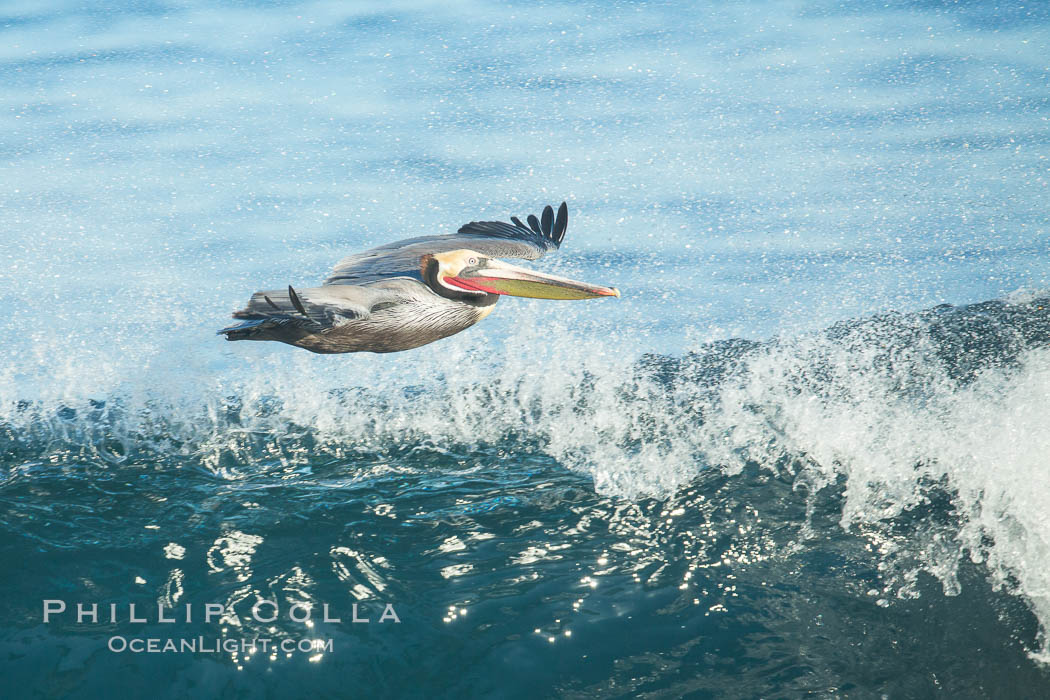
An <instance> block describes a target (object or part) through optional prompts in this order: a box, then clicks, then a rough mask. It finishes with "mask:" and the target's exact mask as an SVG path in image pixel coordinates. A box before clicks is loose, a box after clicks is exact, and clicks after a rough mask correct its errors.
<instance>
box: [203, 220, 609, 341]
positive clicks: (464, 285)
mask: <svg viewBox="0 0 1050 700" xmlns="http://www.w3.org/2000/svg"><path fill="white" fill-rule="evenodd" d="M510 220H511V221H512V222H513V223H512V224H508V223H504V222H502V221H472V222H471V223H469V224H467V225H466V226H463V227H462V228H460V229H459V231H458V232H456V233H453V234H447V235H442V236H422V237H420V238H409V239H406V240H403V241H397V242H396V243H388V244H387V245H384V246H379V247H378V248H373V249H371V250H368V251H365V252H364V253H357V254H355V255H351V256H349V257H346V258H343V259H342V260H340V261H339V263H338V264H337V265H336V266H335V269H334V270H332V274H331V275H329V277H328V279H326V280H325V282H324V284H323V285H322V286H320V287H313V288H309V289H302V288H300V289H293V288H292V287H290V286H289V287H288V289H287V290H279V291H264V292H256V293H255V294H253V295H252V298H251V300H250V301H249V302H248V305H247V306H246V307H245V308H244V309H241V310H240V311H235V312H234V314H233V317H234V318H236V319H240V320H242V321H243V322H242V323H240V324H238V325H236V326H230V327H229V328H223V329H222V330H220V331H219V333H220V334H225V336H226V340H276V341H279V342H282V343H288V344H289V345H295V346H296V347H300V348H305V349H307V350H310V351H311V352H319V353H337V352H365V351H367V352H397V351H399V350H410V349H412V348H417V347H419V346H420V345H426V344H427V343H432V342H434V341H435V340H440V339H441V338H446V337H448V336H450V335H452V334H454V333H459V332H460V331H462V330H465V329H467V328H470V327H471V326H473V325H474V324H475V323H477V322H478V321H480V320H481V319H483V318H485V317H486V316H488V315H489V314H490V313H492V309H493V308H494V307H495V305H496V302H497V301H499V298H500V296H501V295H504V294H508V295H510V296H516V297H532V298H535V299H592V298H595V297H618V296H620V292H619V291H618V290H616V289H615V288H612V287H600V286H598V285H594V284H585V283H583V282H577V281H575V280H570V279H565V278H563V277H555V276H554V275H545V274H542V273H539V272H533V271H532V270H527V269H525V268H522V267H517V266H516V265H511V264H509V263H505V262H501V261H499V260H497V259H496V258H524V259H525V260H535V259H537V258H539V257H541V256H543V255H544V254H546V253H548V252H550V251H552V250H557V249H558V247H559V246H560V245H561V242H562V239H564V238H565V228H566V226H567V225H568V222H569V214H568V208H567V207H566V206H565V203H564V202H562V205H561V206H560V207H559V208H558V214H557V216H555V215H554V210H553V209H552V208H551V207H549V206H548V207H546V208H545V209H544V210H543V214H542V215H541V216H540V218H538V219H537V218H536V216H535V215H529V217H528V218H527V219H526V221H527V222H528V225H527V226H526V225H525V224H523V223H522V222H521V221H520V220H519V219H518V218H517V217H513V216H512V217H510Z"/></svg>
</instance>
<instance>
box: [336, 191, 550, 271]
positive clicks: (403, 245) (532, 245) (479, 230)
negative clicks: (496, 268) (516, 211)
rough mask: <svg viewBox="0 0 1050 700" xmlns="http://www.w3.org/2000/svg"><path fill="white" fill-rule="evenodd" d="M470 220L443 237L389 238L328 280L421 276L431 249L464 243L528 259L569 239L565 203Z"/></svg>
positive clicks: (348, 262)
mask: <svg viewBox="0 0 1050 700" xmlns="http://www.w3.org/2000/svg"><path fill="white" fill-rule="evenodd" d="M510 220H511V222H513V223H509V224H508V223H505V222H503V221H471V222H470V223H469V224H466V225H465V226H462V227H461V228H460V229H459V231H457V232H456V233H450V234H447V235H444V236H421V237H419V238H407V239H405V240H403V241H397V242H396V243H388V244H386V245H382V246H379V247H378V248H372V249H371V250H367V251H365V252H363V253H355V254H354V255H350V256H348V257H345V258H343V259H342V260H340V261H339V263H338V264H337V265H336V266H335V269H333V270H332V274H331V275H329V277H328V279H326V280H325V282H324V283H325V284H364V283H367V282H374V281H377V280H382V279H387V278H390V277H415V278H417V279H418V277H419V261H420V258H422V257H423V256H424V255H426V254H427V253H444V252H447V251H450V250H460V249H463V248H466V249H469V250H473V251H475V252H478V253H481V254H482V255H485V256H488V257H490V258H524V259H525V260H535V259H536V258H539V257H541V256H543V255H545V254H546V253H549V252H550V251H552V250H557V249H558V246H560V245H561V242H562V240H563V239H564V238H565V229H566V227H567V226H568V223H569V210H568V207H567V206H566V205H565V202H562V203H561V206H560V207H558V214H557V216H555V214H554V209H553V208H551V207H549V206H548V207H545V208H544V209H543V213H542V214H541V215H540V217H539V218H536V216H535V215H532V214H530V215H529V216H528V217H527V218H526V221H527V222H528V225H526V224H524V223H522V222H521V220H520V219H518V218H517V217H516V216H512V217H510Z"/></svg>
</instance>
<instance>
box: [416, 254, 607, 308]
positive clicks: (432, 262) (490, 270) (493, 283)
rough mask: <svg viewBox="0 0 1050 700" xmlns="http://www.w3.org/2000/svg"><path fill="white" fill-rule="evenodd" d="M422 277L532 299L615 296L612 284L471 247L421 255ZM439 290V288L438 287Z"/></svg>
mask: <svg viewBox="0 0 1050 700" xmlns="http://www.w3.org/2000/svg"><path fill="white" fill-rule="evenodd" d="M422 267H423V276H424V279H426V280H427V281H428V282H430V284H431V285H434V284H437V285H441V286H443V287H444V288H445V290H447V291H448V292H456V293H459V294H463V293H464V292H466V293H468V294H471V293H472V294H477V295H479V296H484V295H486V294H503V295H509V296H515V297H530V298H533V299H594V298H597V297H618V296H620V291H619V290H618V289H616V288H615V287H601V286H598V285H595V284H587V283H585V282H577V281H576V280H570V279H565V278H564V277H555V276H554V275H545V274H542V273H540V272H534V271H533V270H527V269H525V268H523V267H518V266H517V265H511V264H509V263H505V262H503V261H501V260H494V259H493V258H488V257H485V256H484V255H481V254H480V253H476V252H474V251H473V250H451V251H448V252H446V253H434V254H430V255H424V256H423V258H422ZM437 291H439V290H437Z"/></svg>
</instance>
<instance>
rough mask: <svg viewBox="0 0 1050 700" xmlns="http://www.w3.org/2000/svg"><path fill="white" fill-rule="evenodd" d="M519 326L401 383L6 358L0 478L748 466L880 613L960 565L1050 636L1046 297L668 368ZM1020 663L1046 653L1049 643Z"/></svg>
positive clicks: (456, 343) (674, 473) (676, 485)
mask: <svg viewBox="0 0 1050 700" xmlns="http://www.w3.org/2000/svg"><path fill="white" fill-rule="evenodd" d="M534 320H535V321H536V322H533V323H523V324H521V325H520V326H518V328H517V330H516V331H514V332H513V333H512V334H511V336H510V337H509V338H508V340H507V341H506V343H505V344H504V345H503V346H502V349H501V351H500V352H499V353H495V352H493V351H492V350H491V349H489V351H488V352H483V351H480V350H477V349H474V348H472V346H471V343H470V341H469V340H466V339H462V338H455V339H451V341H449V342H448V343H447V344H445V345H444V346H440V347H443V348H444V349H446V350H447V351H445V352H433V353H416V354H415V355H414V357H413V360H412V365H411V369H406V363H405V362H404V361H403V360H395V359H393V358H390V357H385V358H376V357H373V356H364V355H359V356H353V357H345V358H341V361H340V362H338V363H333V362H331V361H326V360H328V359H329V358H317V357H314V356H310V355H307V354H306V353H298V352H280V353H271V354H269V355H267V354H265V353H259V354H254V355H253V354H251V353H249V354H248V355H246V356H245V358H246V359H245V362H244V365H243V366H242V367H234V368H224V369H221V370H213V371H207V372H205V371H202V372H200V373H198V374H197V375H196V376H197V377H198V379H197V380H195V381H194V380H188V379H186V376H187V373H186V372H175V371H171V372H166V371H165V367H164V365H163V362H164V361H163V360H159V359H157V356H156V355H155V356H153V358H152V359H147V360H143V358H142V357H138V358H135V357H124V358H115V359H114V360H113V361H112V362H110V363H109V364H103V365H102V366H99V365H92V364H91V363H90V362H86V361H84V362H80V363H73V362H70V363H68V364H66V365H65V366H61V367H59V366H56V365H49V364H46V363H40V364H38V365H36V366H37V367H47V372H48V373H49V375H50V376H47V377H44V376H43V375H42V374H41V372H43V370H35V372H36V373H35V374H34V369H33V365H31V364H27V363H23V364H21V365H19V364H17V363H14V364H12V365H10V366H9V367H8V368H7V370H6V373H7V374H8V376H7V377H5V378H4V379H5V381H4V382H3V386H4V387H5V389H3V390H2V394H0V399H2V404H0V411H2V412H0V445H2V448H3V452H4V453H5V454H6V455H7V457H6V458H5V463H4V469H3V473H2V475H0V478H2V479H3V480H4V482H9V481H11V480H15V479H32V478H33V474H34V472H35V471H36V470H39V469H56V468H62V469H80V470H92V469H109V470H113V469H117V470H120V469H136V470H141V469H147V470H154V471H157V470H159V471H163V470H170V469H196V470H204V471H206V472H208V473H209V474H211V475H214V476H215V477H217V478H221V479H229V480H244V481H251V480H253V479H256V478H259V477H260V475H266V474H267V473H270V472H272V471H274V470H283V471H282V473H284V471H286V470H288V469H289V468H292V469H293V470H294V468H295V467H298V466H302V465H310V464H317V463H319V462H325V461H329V462H338V463H339V464H340V465H342V467H341V468H342V469H344V470H345V472H346V476H347V477H348V478H359V479H363V480H367V478H369V477H368V475H369V474H370V473H371V472H369V471H368V470H366V469H364V468H363V466H362V469H361V473H360V474H355V473H354V465H355V464H358V465H366V464H367V465H374V464H376V463H377V462H392V461H398V462H400V463H402V464H404V465H407V466H406V468H414V469H416V470H417V471H418V472H425V470H426V468H427V463H426V460H425V459H420V460H415V461H414V460H413V455H414V454H415V453H417V452H420V451H422V452H428V451H430V452H433V451H438V452H441V453H444V454H452V455H456V456H457V457H459V458H461V459H462V460H464V461H466V462H469V461H470V459H471V455H472V454H474V453H476V452H477V451H484V452H486V454H488V453H491V451H493V450H496V451H497V452H498V453H499V454H501V455H507V456H508V457H513V460H515V461H520V460H521V459H522V458H524V457H525V456H527V455H537V456H542V457H544V458H549V459H553V460H555V461H556V462H557V463H558V464H560V465H561V466H562V467H564V468H566V469H569V470H573V471H575V472H578V473H581V474H585V475H587V476H589V477H591V478H593V481H594V486H595V489H596V490H597V491H598V492H599V493H600V494H602V495H604V496H609V497H614V498H621V499H627V500H638V499H645V498H658V499H665V498H668V497H671V496H672V495H673V494H675V493H676V492H679V491H680V490H682V489H684V488H686V487H687V486H689V485H690V484H691V483H693V482H695V481H696V480H697V479H698V478H700V477H702V476H703V475H705V474H710V473H712V470H716V471H717V472H721V473H722V474H723V475H728V476H732V475H734V474H739V473H741V472H743V471H744V470H747V469H758V470H761V471H766V472H768V473H771V474H775V475H777V476H778V477H780V478H786V479H788V480H790V482H791V483H793V485H794V489H795V491H796V492H797V493H799V494H801V495H802V496H804V498H805V501H806V504H807V512H808V513H809V517H810V518H812V516H813V513H815V512H817V511H819V510H827V509H828V508H832V509H835V512H836V513H837V514H838V516H837V519H838V521H839V526H840V527H841V528H843V529H845V530H847V531H850V532H853V533H855V534H858V535H860V536H862V537H864V538H865V539H866V540H867V541H868V542H869V544H870V546H871V547H872V548H873V550H874V551H876V552H877V553H878V557H879V562H880V564H879V567H880V573H879V576H880V582H881V583H880V588H878V589H874V590H872V591H870V594H871V595H876V596H878V597H879V600H880V603H881V602H883V601H885V602H886V604H890V601H892V599H893V598H895V597H896V598H907V597H913V596H915V595H918V592H917V588H916V585H915V583H916V581H917V578H918V575H919V573H920V572H923V571H925V572H928V573H930V574H932V575H934V576H936V578H937V579H938V580H939V581H940V582H941V584H942V586H943V589H944V592H945V594H947V595H954V594H957V593H958V592H959V590H960V583H959V571H960V566H961V565H962V564H963V563H964V560H966V559H968V560H970V561H972V562H974V563H976V564H979V565H982V566H983V567H984V569H985V570H986V571H987V575H988V577H989V580H990V582H991V585H992V586H993V587H994V588H996V589H1001V590H1006V591H1008V592H1011V593H1014V594H1016V595H1018V596H1020V597H1021V598H1023V599H1024V600H1025V601H1026V602H1027V603H1028V605H1029V606H1030V608H1031V610H1032V611H1033V612H1034V614H1035V615H1036V616H1037V618H1038V620H1039V621H1040V623H1041V625H1042V627H1043V628H1044V629H1045V628H1046V626H1047V625H1048V624H1050V536H1048V535H1047V533H1050V483H1048V480H1047V479H1046V476H1045V475H1046V467H1047V455H1048V454H1050V432H1048V431H1046V430H1045V420H1046V406H1047V396H1048V395H1050V347H1048V345H1050V298H1047V297H1045V296H1044V295H1042V294H1025V295H1017V296H1016V298H1012V299H1008V300H1002V301H991V302H986V303H982V304H976V305H971V306H964V307H950V306H943V307H937V308H934V309H931V310H928V311H925V312H921V313H917V314H903V313H888V314H883V315H880V316H876V317H873V318H868V319H862V320H854V321H849V322H843V323H839V324H836V325H834V326H832V327H830V328H828V329H826V330H824V331H821V332H817V333H809V334H803V335H796V336H792V337H782V338H777V339H774V340H771V341H768V342H753V341H746V340H724V341H719V342H714V343H708V344H705V345H702V346H700V347H697V348H696V349H695V350H694V351H692V352H689V353H687V354H685V355H683V356H679V357H669V356H658V355H646V356H643V357H641V358H638V357H636V356H632V355H631V353H629V352H623V347H624V343H625V342H629V341H628V340H625V339H623V338H609V339H607V340H605V341H603V342H599V343H591V344H587V345H584V344H579V343H573V342H571V340H570V339H571V338H572V337H573V331H572V330H570V329H569V328H568V327H567V326H565V325H564V324H565V322H564V321H562V322H559V321H557V320H552V319H551V318H550V317H546V318H542V317H541V318H538V319H534ZM552 339H557V340H558V341H560V342H553V341H552ZM435 347H439V346H435ZM169 361H170V362H171V363H172V369H174V368H175V367H176V366H177V365H178V366H179V367H180V368H182V367H184V363H187V362H188V363H192V362H193V360H192V358H188V357H185V356H184V357H181V358H176V359H172V360H169ZM150 362H152V363H153V365H152V366H150V364H149V363H150ZM157 363H161V364H157ZM180 363H183V364H180ZM136 368H137V369H136ZM406 373H407V374H406ZM166 377H171V379H170V380H166V379H165V378H166ZM45 380H46V381H45ZM27 387H31V388H32V392H31V393H32V395H30V392H29V391H28V389H27ZM508 461H510V460H508ZM439 476H440V475H435V477H439ZM805 527H806V526H803V528H804V531H805ZM806 532H807V533H808V534H807V536H808V537H820V536H821V533H820V531H819V529H817V528H813V527H811V528H809V530H808V531H806ZM1033 655H1035V656H1037V657H1038V658H1040V659H1041V660H1044V661H1045V660H1048V659H1050V657H1048V656H1047V653H1046V649H1045V644H1043V646H1042V648H1040V649H1039V650H1033Z"/></svg>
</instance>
